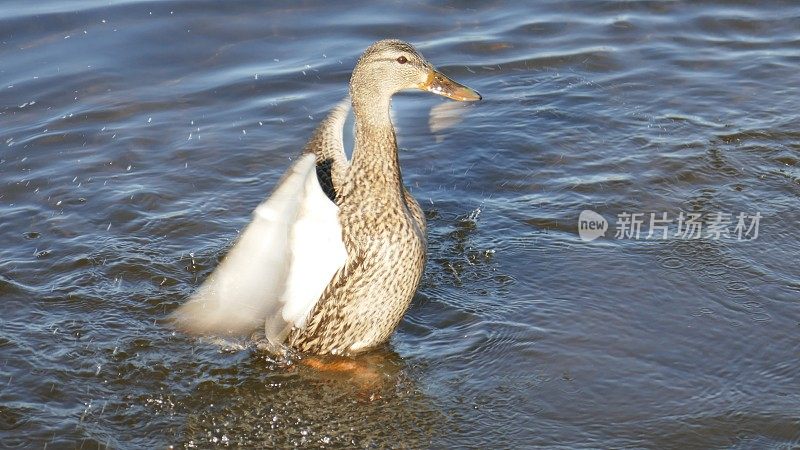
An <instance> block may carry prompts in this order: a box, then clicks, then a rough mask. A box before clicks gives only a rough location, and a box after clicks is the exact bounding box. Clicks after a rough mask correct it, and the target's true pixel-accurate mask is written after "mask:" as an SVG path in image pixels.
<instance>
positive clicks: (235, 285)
mask: <svg viewBox="0 0 800 450" xmlns="http://www.w3.org/2000/svg"><path fill="white" fill-rule="evenodd" d="M315 169H316V164H315V157H314V155H312V154H304V155H303V156H302V157H300V159H299V160H298V161H297V162H296V163H295V164H294V165H293V166H292V167H291V168H290V169H289V171H288V172H287V174H286V176H285V177H284V179H283V180H282V181H281V183H280V184H279V186H278V187H277V189H275V191H274V192H273V194H272V195H271V196H270V197H269V198H268V199H267V200H266V201H264V202H263V203H261V204H260V205H259V206H258V207H257V208H256V210H255V212H254V213H253V220H252V222H250V224H249V225H248V226H247V227H246V228H245V229H244V230H243V231H242V233H241V235H240V236H239V239H238V240H237V242H236V243H235V244H234V246H233V248H231V250H230V251H229V252H228V255H227V256H226V257H225V259H224V260H223V261H222V263H220V265H219V266H218V267H217V269H216V270H215V271H214V273H212V274H211V276H209V277H208V279H207V280H206V281H205V282H204V283H203V285H202V286H201V287H200V289H198V291H197V292H196V293H195V294H194V295H193V296H192V297H191V298H190V299H189V301H188V302H187V303H186V304H184V305H183V306H181V307H180V308H178V310H177V311H176V312H175V313H173V315H172V317H173V318H174V320H175V323H176V326H177V327H178V328H179V329H182V330H184V331H187V332H190V333H196V334H246V333H249V332H252V331H253V330H255V329H256V328H258V327H261V326H264V324H265V321H266V324H267V327H266V331H267V337H268V338H269V339H270V341H272V342H273V343H279V342H280V341H281V340H282V339H283V338H284V337H285V335H286V333H287V332H288V330H289V329H290V327H291V326H293V325H298V326H302V325H303V324H304V321H305V316H306V315H308V312H309V311H310V310H311V308H313V306H314V303H315V302H316V301H317V300H318V299H319V297H320V295H321V294H322V291H323V290H324V288H325V286H327V284H328V282H329V281H330V280H331V278H332V277H333V274H334V273H335V272H336V270H338V269H339V267H341V266H343V265H344V261H345V260H346V258H347V253H346V251H345V249H344V245H343V244H342V239H341V226H340V225H339V222H338V218H337V213H338V208H337V207H336V205H334V204H333V202H331V201H330V200H329V199H328V198H327V197H326V196H325V194H324V193H323V192H322V188H321V187H320V185H319V181H318V180H317V174H316V170H315Z"/></svg>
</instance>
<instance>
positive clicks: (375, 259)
mask: <svg viewBox="0 0 800 450" xmlns="http://www.w3.org/2000/svg"><path fill="white" fill-rule="evenodd" d="M366 136H369V141H368V142H367V140H366V139H364V138H365V137H366ZM394 142H395V136H394V131H393V129H391V128H386V129H382V130H374V129H371V130H369V131H368V132H366V133H364V132H363V130H359V129H358V128H357V129H356V147H355V150H354V152H355V153H354V155H355V156H354V162H353V165H351V166H350V167H349V170H348V172H347V176H346V177H345V182H344V183H343V185H342V186H341V191H340V192H339V193H338V194H337V203H338V206H339V212H338V219H339V222H340V223H341V227H342V240H343V243H344V247H345V249H346V251H347V255H348V259H347V262H346V264H345V265H344V266H343V267H342V269H341V270H340V272H338V273H337V274H336V275H335V276H334V278H333V282H332V283H330V284H329V285H328V286H327V287H326V290H325V292H324V293H323V294H322V296H321V298H320V301H319V302H317V304H316V305H315V307H314V309H313V310H312V311H311V314H310V316H309V319H308V322H307V325H306V327H305V328H294V329H293V330H292V333H291V334H290V336H289V339H288V342H289V344H290V346H291V347H292V348H294V349H297V350H299V351H301V352H304V353H315V354H325V353H333V354H337V353H356V352H359V351H361V350H364V349H368V348H370V347H374V346H376V345H379V344H381V343H383V342H385V341H386V340H387V339H388V338H389V336H390V335H391V333H392V331H394V329H395V328H396V327H397V324H398V323H399V322H400V320H401V319H402V317H403V314H404V313H405V311H406V310H407V309H408V306H409V305H410V304H411V300H412V298H413V296H414V293H415V292H416V289H417V286H418V285H419V281H420V279H421V277H422V271H423V268H424V266H425V258H426V235H425V228H426V227H425V217H424V215H423V214H422V209H421V208H420V206H419V204H418V203H417V201H416V200H414V198H413V197H412V196H411V195H410V194H409V193H408V191H407V190H406V188H405V187H404V186H403V184H402V177H401V174H400V170H399V165H398V162H397V159H396V155H397V152H396V146H395V144H394ZM381 147H383V148H381ZM363 152H369V154H371V155H375V154H385V155H386V156H387V157H388V158H386V159H383V158H369V160H368V162H366V164H365V165H363V166H362V165H358V163H359V162H360V161H359V160H358V159H357V156H358V155H359V154H360V153H363ZM392 156H393V157H392Z"/></svg>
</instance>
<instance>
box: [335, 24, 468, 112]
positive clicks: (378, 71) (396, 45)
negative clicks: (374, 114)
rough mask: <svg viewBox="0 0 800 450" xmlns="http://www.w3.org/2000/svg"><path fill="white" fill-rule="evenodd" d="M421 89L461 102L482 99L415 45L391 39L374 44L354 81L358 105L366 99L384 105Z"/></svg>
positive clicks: (352, 89) (353, 93)
mask: <svg viewBox="0 0 800 450" xmlns="http://www.w3.org/2000/svg"><path fill="white" fill-rule="evenodd" d="M406 89H420V90H423V91H427V92H431V93H433V94H437V95H441V96H444V97H447V98H450V99H453V100H458V101H462V102H464V101H476V100H480V99H481V95H480V94H478V93H477V92H475V91H474V90H472V89H470V88H468V87H467V86H464V85H463V84H460V83H457V82H455V81H453V80H451V79H450V78H448V77H447V76H445V75H444V74H442V73H441V72H439V71H438V70H436V68H434V67H433V65H432V64H431V63H429V62H428V61H426V60H425V58H423V56H422V54H421V53H420V52H419V51H417V49H415V48H414V47H413V46H412V45H411V44H409V43H407V42H403V41H399V40H396V39H387V40H383V41H378V42H376V43H374V44H372V45H371V46H370V47H369V48H368V49H367V50H366V51H365V52H364V54H363V55H361V58H360V59H359V60H358V63H357V64H356V67H355V69H353V76H352V77H351V79H350V96H351V98H352V99H353V100H354V103H355V102H357V101H359V100H361V99H366V100H367V101H369V102H370V103H373V104H374V103H378V104H380V103H383V102H382V100H384V99H385V100H386V102H387V103H388V100H389V99H390V98H391V96H392V95H394V94H395V93H396V92H398V91H402V90H406Z"/></svg>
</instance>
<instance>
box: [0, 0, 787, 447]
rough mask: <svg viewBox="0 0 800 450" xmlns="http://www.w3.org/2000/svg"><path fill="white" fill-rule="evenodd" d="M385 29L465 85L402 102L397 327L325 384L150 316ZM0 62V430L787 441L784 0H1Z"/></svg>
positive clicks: (591, 442)
mask: <svg viewBox="0 0 800 450" xmlns="http://www.w3.org/2000/svg"><path fill="white" fill-rule="evenodd" d="M384 37H398V38H402V39H406V40H409V41H411V42H413V43H415V44H416V45H417V46H418V47H419V48H420V49H421V50H422V52H423V53H424V54H425V55H426V56H427V57H428V59H430V60H431V61H432V62H433V63H434V64H436V65H437V66H439V67H440V68H441V69H442V70H443V71H444V72H445V73H447V74H448V75H450V76H452V77H453V78H454V79H456V80H459V81H461V82H464V83H465V84H467V85H469V86H471V87H474V88H475V89H477V90H478V91H480V92H481V93H482V94H483V96H484V98H485V100H484V101H483V102H480V103H477V104H471V105H456V104H452V105H456V106H442V105H451V104H450V103H444V100H441V99H439V98H434V97H432V96H429V95H425V94H421V93H420V94H403V95H401V96H399V97H398V98H396V100H395V101H394V110H395V117H396V124H397V127H398V134H399V142H400V146H401V147H402V150H401V160H402V165H403V175H404V177H405V182H406V184H407V185H408V186H410V188H411V189H412V190H413V193H414V195H415V196H416V197H417V198H418V199H419V200H420V203H421V204H422V205H423V208H424V209H425V211H426V214H427V216H428V223H429V228H430V231H429V245H430V249H429V250H430V255H429V262H428V266H427V269H426V273H425V276H424V279H423V282H422V285H421V287H420V289H419V293H418V295H417V296H416V298H415V302H414V304H413V306H412V308H411V310H410V311H409V313H408V315H407V316H406V318H405V320H404V321H403V323H402V324H401V326H400V328H399V330H398V331H397V333H396V334H395V335H394V337H393V338H392V340H391V342H390V344H389V345H388V346H386V347H385V348H383V349H380V350H379V351H377V352H375V353H373V354H370V355H367V356H364V357H361V358H359V359H358V361H357V362H358V364H360V365H362V366H363V367H364V368H365V369H364V370H362V371H361V372H360V375H358V376H354V377H346V376H345V377H341V376H335V375H330V374H320V373H315V372H314V371H313V370H310V369H308V368H303V367H300V368H298V367H291V368H285V367H279V366H277V365H276V364H275V363H273V362H271V361H270V360H269V359H268V358H267V357H265V356H264V355H263V354H261V353H259V352H258V351H256V350H254V349H252V348H249V347H246V348H240V347H237V346H235V345H233V344H224V343H223V344H220V343H219V342H210V341H206V340H198V339H195V338H191V337H186V336H182V335H180V334H176V333H174V332H173V331H172V330H171V329H170V328H169V327H168V326H166V325H165V324H163V323H162V319H163V318H164V317H165V315H166V314H168V313H169V312H170V311H172V310H174V309H175V308H176V307H177V306H178V305H179V304H181V303H182V302H183V301H184V299H185V298H186V297H187V296H188V295H189V294H190V293H191V292H192V291H193V289H194V288H195V287H197V286H198V285H199V283H200V282H201V281H202V279H203V278H204V277H205V276H206V275H207V274H208V273H210V271H211V270H212V269H213V267H214V266H215V264H216V263H217V262H218V260H219V259H220V258H221V257H222V256H223V255H224V253H225V250H226V249H227V248H228V247H229V246H230V244H231V242H232V240H233V239H235V237H236V232H237V230H240V229H241V228H242V227H243V226H244V225H245V224H246V223H247V221H248V216H249V214H250V212H251V210H252V209H253V208H254V207H255V205H257V204H258V203H259V202H260V201H261V200H262V199H263V197H264V196H265V195H266V194H267V193H268V192H269V190H270V189H271V187H272V186H274V184H275V182H276V181H277V180H278V178H279V176H280V174H281V173H282V172H283V171H284V170H285V168H286V167H287V166H288V164H289V163H290V159H291V158H292V157H293V156H295V155H296V152H297V151H299V149H300V148H301V147H302V145H303V144H304V142H305V140H306V139H307V138H308V136H309V135H310V132H311V130H312V128H313V127H314V126H315V124H316V123H317V122H318V121H319V120H320V119H321V118H322V117H323V116H324V114H325V112H326V111H327V110H328V109H329V108H330V107H331V106H332V105H334V104H335V103H336V102H337V101H338V100H339V99H341V98H342V97H343V96H344V95H345V93H346V84H347V80H348V77H349V73H350V70H351V69H352V67H353V64H354V63H355V60H356V58H357V57H358V55H359V54H360V53H361V52H362V51H363V50H364V49H365V48H366V47H367V46H368V45H369V44H370V43H371V42H373V41H374V40H377V39H380V38H384ZM0 61H2V62H0V242H2V244H1V245H0V298H1V299H2V306H1V307H0V314H1V316H0V437H2V441H1V442H2V444H3V445H4V446H5V447H23V448H25V447H27V448H43V447H45V446H47V448H74V447H81V448H94V447H106V446H107V447H112V448H154V447H157V448H163V447H165V446H168V445H174V446H176V447H193V446H198V447H213V446H224V445H233V444H246V445H250V446H256V445H257V446H266V447H271V446H281V447H283V446H294V445H299V446H308V447H321V446H325V447H348V446H357V447H364V446H376V447H384V446H397V447H435V448H443V447H444V448H452V447H477V448H503V447H511V446H520V445H522V446H527V447H546V448H620V447H631V448H796V447H798V446H800V413H798V411H800V408H798V405H800V390H798V382H799V381H800V359H798V353H799V352H798V350H800V342H799V341H798V339H797V336H798V333H800V303H798V300H799V299H800V269H798V264H797V261H798V255H800V245H799V244H798V236H799V234H798V222H799V221H800V201H798V194H799V193H800V169H799V168H798V167H800V166H798V161H799V160H800V78H798V67H799V66H800V6H799V5H798V4H797V3H796V2H738V1H705V2H661V1H627V2H611V1H583V2H577V1H571V2H555V1H552V2H549V1H548V2H538V3H537V4H536V5H531V4H529V2H518V3H516V4H508V3H507V2H499V1H494V2H492V1H483V2H470V3H468V4H466V5H464V4H462V3H458V4H457V3H455V2H453V3H450V2H438V3H436V4H428V5H426V4H419V3H406V2H384V3H381V4H377V3H376V4H374V5H373V6H369V7H361V8H358V9H356V8H355V7H354V6H353V7H345V6H333V4H332V3H331V4H330V5H328V4H324V3H322V2H320V3H319V4H317V3H312V2H303V3H301V4H299V5H298V4H295V3H289V2H286V3H284V4H281V5H268V4H266V3H264V2H196V1H161V2H149V1H134V0H119V1H103V2H100V1H72V2H61V1H55V0H42V1H37V2H23V1H16V0H6V1H5V2H3V6H2V10H0ZM432 109H433V110H434V113H433V114H431V110H432ZM585 209H590V210H593V211H596V212H597V213H599V214H601V215H603V216H604V217H605V218H606V219H607V220H608V221H609V222H610V224H609V225H610V230H609V231H608V232H607V234H606V237H605V238H601V239H599V240H596V241H593V242H584V241H583V240H582V239H581V238H580V236H579V234H578V223H577V222H578V216H579V214H580V212H581V211H582V210H585ZM624 212H628V213H639V212H640V213H644V214H647V216H646V217H649V214H650V213H657V214H659V215H660V214H662V213H667V214H668V216H669V217H670V218H676V217H677V216H678V215H679V214H680V213H681V212H684V213H703V214H705V215H706V217H710V216H711V215H713V214H715V213H717V212H722V213H729V214H732V215H733V216H734V222H735V221H736V220H735V216H736V215H738V214H739V213H746V214H748V215H754V214H756V213H759V214H760V215H761V219H760V222H759V225H760V228H759V235H758V238H757V239H755V240H751V241H739V240H738V239H737V237H736V236H731V237H729V238H723V239H710V238H702V239H696V240H689V239H682V238H681V237H680V236H678V237H675V236H672V237H670V238H669V239H645V237H646V233H642V235H641V236H640V238H639V239H635V238H634V237H627V238H620V239H615V238H614V234H615V230H616V229H618V227H619V222H618V220H617V219H618V216H619V215H620V214H622V213H624ZM646 225H647V224H645V226H646ZM731 228H732V226H731ZM676 230H677V229H676V224H675V223H673V224H672V226H671V228H670V233H671V234H674V232H675V231H676Z"/></svg>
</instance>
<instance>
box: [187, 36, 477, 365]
mask: <svg viewBox="0 0 800 450" xmlns="http://www.w3.org/2000/svg"><path fill="white" fill-rule="evenodd" d="M412 88H417V89H422V90H425V91H428V92H432V93H434V94H438V95H443V96H446V97H449V98H451V99H454V100H459V101H474V100H480V99H481V96H480V95H479V94H478V93H477V92H475V91H473V90H472V89H470V88H468V87H466V86H463V85H461V84H459V83H456V82H455V81H453V80H451V79H449V78H447V77H446V76H444V75H442V74H441V73H440V72H438V71H436V69H434V68H433V66H432V65H431V64H430V63H428V62H427V61H425V59H424V58H423V57H422V55H421V54H420V53H419V52H418V51H417V50H416V49H415V48H414V47H412V46H411V45H410V44H407V43H405V42H402V41H398V40H383V41H379V42H376V43H375V44H373V45H372V46H370V47H369V48H368V49H367V50H366V51H365V52H364V54H363V55H362V56H361V58H360V59H359V61H358V64H356V67H355V69H354V70H353V75H352V77H351V79H350V98H351V99H352V107H353V112H354V115H355V147H354V149H353V156H352V160H351V161H348V160H347V157H346V156H345V153H344V146H343V143H342V128H343V126H344V120H345V117H346V115H347V112H348V108H347V106H346V104H342V105H339V106H338V107H336V108H334V110H333V111H332V112H331V113H330V114H329V116H328V117H327V118H326V119H325V120H324V121H323V122H322V124H320V126H319V127H318V128H317V130H316V131H315V132H314V135H313V136H312V138H311V140H310V141H309V143H308V145H306V148H305V150H304V151H303V153H302V155H301V156H300V158H299V159H298V160H297V161H296V162H295V163H294V164H293V165H292V167H291V168H290V169H289V170H288V171H287V173H286V175H284V177H283V179H282V180H281V182H280V183H279V184H278V187H277V188H276V189H275V191H274V192H273V193H272V195H271V196H270V197H269V198H268V199H267V200H266V201H264V202H263V203H262V204H261V205H259V206H258V207H257V208H256V210H255V212H254V214H253V220H252V222H251V223H250V224H249V225H248V226H247V228H245V230H244V231H242V233H241V235H240V237H239V239H238V241H237V242H236V244H235V245H234V246H233V248H232V249H231V250H230V252H229V253H228V255H227V256H226V257H225V259H224V260H223V261H222V263H221V264H220V265H219V267H217V269H216V270H215V271H214V273H212V274H211V276H209V277H208V279H207V280H206V281H205V283H204V284H203V285H202V286H201V287H200V289H199V290H198V291H197V292H196V293H195V294H194V296H192V298H191V299H190V300H189V301H188V302H187V303H186V304H184V305H183V306H181V307H180V308H179V309H178V310H177V311H176V312H175V313H174V314H173V318H174V320H175V322H176V325H177V326H178V327H179V328H180V329H182V330H185V331H187V332H192V333H197V334H243V333H250V332H252V331H254V330H255V329H257V328H258V327H259V326H264V325H265V328H264V330H265V334H266V337H267V339H268V341H269V342H270V344H271V346H272V348H274V349H279V348H285V347H286V346H288V347H289V348H292V349H294V350H296V351H299V352H302V353H310V354H354V353H358V352H362V351H364V350H367V349H370V348H372V347H375V346H377V345H379V344H381V343H383V342H385V341H386V340H387V339H388V338H389V336H390V335H391V333H392V332H393V331H394V329H395V328H396V327H397V325H398V323H399V322H400V319H401V318H402V316H403V314H404V313H405V311H406V309H408V306H409V304H410V303H411V299H412V297H413V295H414V292H415V291H416V289H417V286H418V285H419V281H420V277H421V276H422V269H423V266H424V265H425V254H426V238H425V217H424V215H423V213H422V209H421V208H420V206H419V204H418V203H417V201H416V200H414V198H413V197H412V196H411V194H410V193H409V192H408V191H407V190H406V188H405V187H404V186H403V179H402V176H401V174H400V165H399V161H398V158H397V141H396V138H395V132H394V127H393V126H392V121H391V119H390V113H389V108H390V103H391V98H392V95H394V94H395V93H396V92H398V91H401V90H404V89H412Z"/></svg>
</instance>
